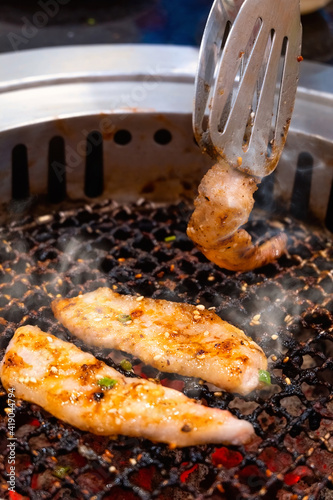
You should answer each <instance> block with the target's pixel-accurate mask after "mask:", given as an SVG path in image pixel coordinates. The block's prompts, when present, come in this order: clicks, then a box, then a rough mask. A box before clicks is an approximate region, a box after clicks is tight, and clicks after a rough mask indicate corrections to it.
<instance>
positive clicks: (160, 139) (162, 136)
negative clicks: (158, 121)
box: [154, 128, 172, 146]
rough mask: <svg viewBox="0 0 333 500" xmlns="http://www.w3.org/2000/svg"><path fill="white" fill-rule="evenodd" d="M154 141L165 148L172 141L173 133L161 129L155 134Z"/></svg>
mask: <svg viewBox="0 0 333 500" xmlns="http://www.w3.org/2000/svg"><path fill="white" fill-rule="evenodd" d="M154 141H155V142H156V143H157V144H160V145H161V146H165V145H166V144H169V142H171V141H172V134H171V132H169V130H167V129H165V128H161V129H160V130H157V131H156V132H155V134H154Z"/></svg>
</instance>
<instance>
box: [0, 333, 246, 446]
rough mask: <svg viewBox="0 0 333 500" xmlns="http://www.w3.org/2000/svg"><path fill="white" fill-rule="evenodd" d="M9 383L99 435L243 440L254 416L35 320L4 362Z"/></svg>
mask: <svg viewBox="0 0 333 500" xmlns="http://www.w3.org/2000/svg"><path fill="white" fill-rule="evenodd" d="M1 381H2V384H3V386H4V387H5V389H7V390H8V389H10V388H14V390H15V394H16V397H17V398H21V399H25V400H27V401H30V402H33V403H35V404H38V405H40V406H42V407H43V408H44V409H45V410H47V411H48V412H50V413H52V415H54V416H55V417H57V418H60V419H62V420H64V421H65V422H68V423H70V424H71V425H73V426H76V427H78V428H79V429H82V430H84V431H89V432H92V433H95V434H99V435H117V434H123V435H127V436H136V437H144V438H148V439H151V440H154V441H160V442H164V443H170V444H173V445H174V446H189V445H195V444H202V443H230V444H234V445H238V444H242V443H245V442H247V441H249V440H250V439H251V437H252V436H253V434H254V431H253V427H252V425H251V424H250V423H249V422H246V421H241V420H238V419H237V418H235V417H233V416H232V415H231V413H229V412H228V411H224V410H218V409H213V408H207V407H205V406H201V405H200V404H197V403H196V402H194V401H193V400H191V399H189V398H187V397H186V396H184V394H182V393H180V392H178V391H176V390H174V389H169V388H165V387H163V386H161V385H158V384H155V383H153V382H149V381H147V380H143V379H134V378H126V377H123V376H122V375H121V374H119V373H118V372H117V371H116V370H114V369H113V368H110V367H109V366H107V365H106V364H105V363H103V362H102V361H99V360H98V359H96V358H95V357H94V356H92V355H91V354H89V353H86V352H83V351H81V350H80V349H78V348H77V347H75V346H74V345H73V344H71V343H69V342H64V341H62V340H60V339H58V338H57V337H54V336H53V335H50V334H47V333H44V332H42V331H41V330H40V329H39V328H37V327H33V326H24V327H21V328H19V329H18V330H17V331H16V333H15V335H14V337H13V339H12V340H11V342H10V344H9V346H8V348H7V351H6V354H5V357H4V359H3V361H2V364H1Z"/></svg>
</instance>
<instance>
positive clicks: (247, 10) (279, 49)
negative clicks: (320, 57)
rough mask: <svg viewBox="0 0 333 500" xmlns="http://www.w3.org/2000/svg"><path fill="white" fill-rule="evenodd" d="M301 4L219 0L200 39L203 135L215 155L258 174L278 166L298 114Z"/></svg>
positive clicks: (197, 118) (197, 130)
mask: <svg viewBox="0 0 333 500" xmlns="http://www.w3.org/2000/svg"><path fill="white" fill-rule="evenodd" d="M299 3H300V2H299V0H215V1H214V3H213V6H212V9H211V12H210V14H209V17H208V21H207V24H206V28H205V31H204V35H203V39H202V43H201V48H200V56H199V69H198V73H197V78H196V88H195V107H194V117H193V128H194V134H195V137H196V140H197V142H198V144H199V145H200V147H201V149H202V150H203V151H205V152H207V153H208V154H209V155H210V156H211V157H212V158H213V159H214V160H215V161H220V160H221V159H224V160H225V161H227V163H228V164H229V165H231V166H233V167H235V168H237V169H239V170H242V171H243V172H245V173H248V174H250V175H253V176H256V177H259V178H261V177H263V176H265V175H268V174H269V173H271V172H272V171H273V170H274V168H275V167H276V165H277V163H278V160H279V158H280V155H281V152H282V150H283V147H284V144H285V141H286V136H287V133H288V129H289V124H290V120H291V115H292V112H293V107H294V102H295V98H296V89H297V83H298V78H299V62H300V61H301V60H302V57H301V55H300V53H301V38H302V27H301V23H300V5H299ZM207 117H208V120H207Z"/></svg>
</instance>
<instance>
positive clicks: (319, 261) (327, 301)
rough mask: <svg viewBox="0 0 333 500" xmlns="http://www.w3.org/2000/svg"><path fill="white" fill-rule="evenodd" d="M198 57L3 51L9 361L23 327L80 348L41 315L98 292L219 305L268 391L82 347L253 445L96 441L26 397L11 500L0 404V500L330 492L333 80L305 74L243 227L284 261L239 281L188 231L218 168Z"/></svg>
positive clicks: (156, 51)
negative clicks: (203, 129)
mask: <svg viewBox="0 0 333 500" xmlns="http://www.w3.org/2000/svg"><path fill="white" fill-rule="evenodd" d="M197 57H198V55H197V51H196V50H195V49H191V48H185V47H184V48H179V47H177V48H176V47H163V46H131V45H126V46H117V47H114V46H107V45H104V46H103V45H102V46H86V47H84V48H81V47H73V48H61V49H42V50H35V51H25V52H24V53H15V54H10V55H1V56H0V66H1V68H2V81H1V82H0V109H1V123H0V162H1V164H0V176H1V182H0V192H1V200H2V202H3V207H2V220H3V223H2V227H1V238H0V258H1V267H0V273H1V284H0V293H1V295H0V315H1V318H0V330H1V357H2V356H3V353H4V349H5V348H6V346H7V345H8V342H9V340H10V338H11V337H12V335H13V333H14V331H15V329H16V328H17V327H19V326H21V325H24V324H33V325H38V326H39V327H40V328H42V329H43V330H44V331H49V332H52V333H53V334H55V335H57V336H59V337H60V338H63V339H66V340H70V341H71V342H74V343H75V344H76V345H78V346H79V347H81V348H82V349H85V350H87V349H88V347H87V346H85V345H82V344H81V343H80V342H79V341H78V340H77V339H74V338H72V337H71V336H70V334H69V333H68V332H67V331H66V330H65V329H64V328H63V327H62V326H61V325H59V324H58V323H57V322H56V321H55V319H54V317H53V315H52V313H51V308H50V303H51V300H52V299H53V298H54V297H57V296H68V297H70V296H75V295H77V294H78V293H79V292H86V291H92V290H95V289H96V288H98V287H100V286H109V287H112V288H113V289H115V290H117V291H118V292H120V293H127V294H140V295H145V296H148V297H154V298H164V299H169V300H173V301H184V302H185V301H186V302H190V303H194V304H196V303H199V302H200V303H202V304H204V305H206V306H207V307H216V312H217V314H219V315H220V316H221V317H222V318H223V319H225V320H226V321H230V322H231V323H233V324H235V325H236V326H237V327H240V328H241V329H243V330H244V331H245V332H246V333H247V334H248V335H249V336H251V337H253V339H254V340H255V341H256V342H258V343H259V344H260V345H261V346H262V348H263V349H264V351H265V353H266V355H267V357H268V358H269V369H270V372H271V374H272V382H273V383H272V385H271V386H270V387H268V388H267V389H265V390H262V391H258V392H254V393H252V394H250V395H249V396H247V397H240V396H238V395H237V394H227V393H222V392H213V391H211V390H210V388H209V387H208V386H207V385H206V384H205V383H204V382H203V381H201V380H198V379H192V378H186V377H181V376H178V375H172V374H165V373H160V372H157V371H156V370H154V369H152V368H151V367H149V366H143V365H142V364H141V363H140V360H139V359H133V358H131V357H130V356H128V355H127V354H126V353H119V352H115V351H106V350H99V349H90V348H89V350H90V352H92V353H93V354H94V355H95V356H97V357H98V358H99V359H102V360H103V361H105V362H106V363H108V364H110V365H111V366H113V367H115V368H117V369H118V370H119V371H120V372H121V373H126V372H124V371H123V370H122V368H121V367H120V361H121V360H123V359H124V358H125V359H129V360H130V361H131V363H132V365H133V368H134V370H133V373H132V376H133V377H136V376H144V377H148V378H152V379H157V380H159V381H160V383H162V384H164V385H168V386H170V387H174V388H176V389H179V390H181V391H183V392H184V393H185V394H186V395H187V396H189V397H192V398H196V399H198V400H201V401H202V403H203V404H207V405H209V406H212V407H217V408H222V409H225V408H228V409H229V410H230V411H231V412H232V413H233V414H234V415H236V416H238V417H240V418H243V419H246V420H248V421H250V422H251V423H252V424H253V425H254V427H255V430H256V439H255V440H254V442H252V443H251V444H250V445H248V446H246V447H239V448H235V447H225V446H212V445H207V446H198V447H189V448H184V449H176V450H172V449H169V447H168V446H167V445H161V444H154V443H152V442H150V441H145V440H140V439H133V438H126V437H122V436H119V437H118V438H117V439H108V438H104V437H97V436H93V435H91V434H88V433H84V432H81V431H79V430H77V429H75V428H73V427H71V426H70V425H67V424H64V423H63V422H61V421H59V420H57V419H55V418H54V417H52V416H51V415H49V414H47V413H46V412H44V411H43V410H41V409H40V408H39V407H37V406H35V405H31V404H27V403H25V402H23V401H22V402H20V401H18V402H17V408H16V412H15V416H16V437H17V441H16V494H15V495H16V496H15V495H14V494H13V493H11V494H9V492H8V491H7V487H8V483H7V481H8V478H9V476H8V472H9V469H8V453H9V451H8V448H7V437H6V436H7V416H6V412H5V409H6V407H7V396H6V394H5V392H4V391H2V392H1V408H2V412H1V415H2V418H1V426H0V432H1V444H0V446H1V450H0V452H1V488H2V490H1V493H0V497H1V498H12V499H13V498H15V499H17V498H22V497H23V498H31V499H94V500H99V499H110V500H111V499H112V500H120V499H121V500H125V499H126V500H136V499H144V500H148V499H150V498H158V499H161V500H163V499H169V498H173V499H186V500H187V499H214V500H218V499H222V500H223V499H233V500H235V499H237V500H240V499H265V500H273V499H283V500H296V499H304V500H305V499H308V500H310V499H311V500H314V499H320V500H324V499H325V500H328V499H332V497H333V492H332V488H333V485H332V472H333V370H332V369H333V358H332V352H333V349H332V346H333V344H332V342H333V316H332V309H333V275H332V256H333V248H332V239H331V233H330V231H332V230H333V190H332V178H333V161H332V158H333V95H332V93H331V92H332V89H333V70H332V68H329V67H325V66H321V65H316V64H310V63H303V64H302V76H301V81H300V86H299V90H298V96H297V102H296V107H295V112H294V116H293V119H292V123H291V130H290V132H289V136H288V140H287V145H286V147H285V150H284V153H283V156H282V158H281V161H280V164H279V166H278V168H277V170H276V171H275V173H274V174H273V175H271V176H269V177H268V178H266V179H265V180H264V181H263V182H262V185H261V187H260V189H259V191H258V193H257V201H256V209H255V211H254V213H253V214H252V219H251V220H250V221H249V223H248V224H247V227H248V230H249V231H250V232H251V233H252V234H253V236H254V238H255V239H259V240H260V239H262V238H266V237H267V236H268V235H271V234H272V233H274V232H277V231H280V230H284V231H286V233H287V235H288V238H289V241H288V253H287V254H286V255H285V256H284V257H282V258H281V259H280V260H279V261H278V262H276V263H275V264H272V265H269V266H266V267H264V268H260V269H258V270H256V271H254V272H248V273H243V274H241V273H233V272H228V271H224V270H222V269H219V268H217V267H216V266H214V265H213V264H211V263H210V262H208V261H207V260H206V259H205V258H204V257H203V255H202V254H201V253H200V252H199V251H198V250H197V249H196V248H194V246H193V244H192V242H191V241H190V240H189V239H188V238H187V236H186V233H185V230H186V225H187V220H188V217H189V214H190V213H191V210H192V207H191V203H192V201H193V199H194V196H195V192H196V189H197V186H198V183H199V181H200V179H201V177H202V175H203V174H204V172H205V171H206V170H207V168H209V166H210V162H209V159H208V158H207V157H205V156H203V155H202V154H201V153H200V151H199V148H198V147H197V146H196V144H195V143H194V140H193V135H192V127H191V113H192V104H193V83H194V75H195V70H196V63H197ZM170 235H172V236H176V239H173V238H172V240H173V241H169V239H168V238H167V237H168V236H170ZM165 239H167V241H165ZM126 374H127V375H128V373H126ZM20 495H22V496H20Z"/></svg>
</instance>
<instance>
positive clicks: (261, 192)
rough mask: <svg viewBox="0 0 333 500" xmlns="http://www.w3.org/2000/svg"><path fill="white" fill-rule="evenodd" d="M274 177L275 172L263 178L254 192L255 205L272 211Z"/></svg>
mask: <svg viewBox="0 0 333 500" xmlns="http://www.w3.org/2000/svg"><path fill="white" fill-rule="evenodd" d="M274 179H275V172H272V173H271V174H270V175H267V176H266V177H264V178H263V180H262V182H261V183H260V184H259V187H258V190H257V191H256V192H255V194H254V199H255V207H256V208H261V209H263V210H267V211H268V212H272V211H273V210H274V193H273V192H274Z"/></svg>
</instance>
